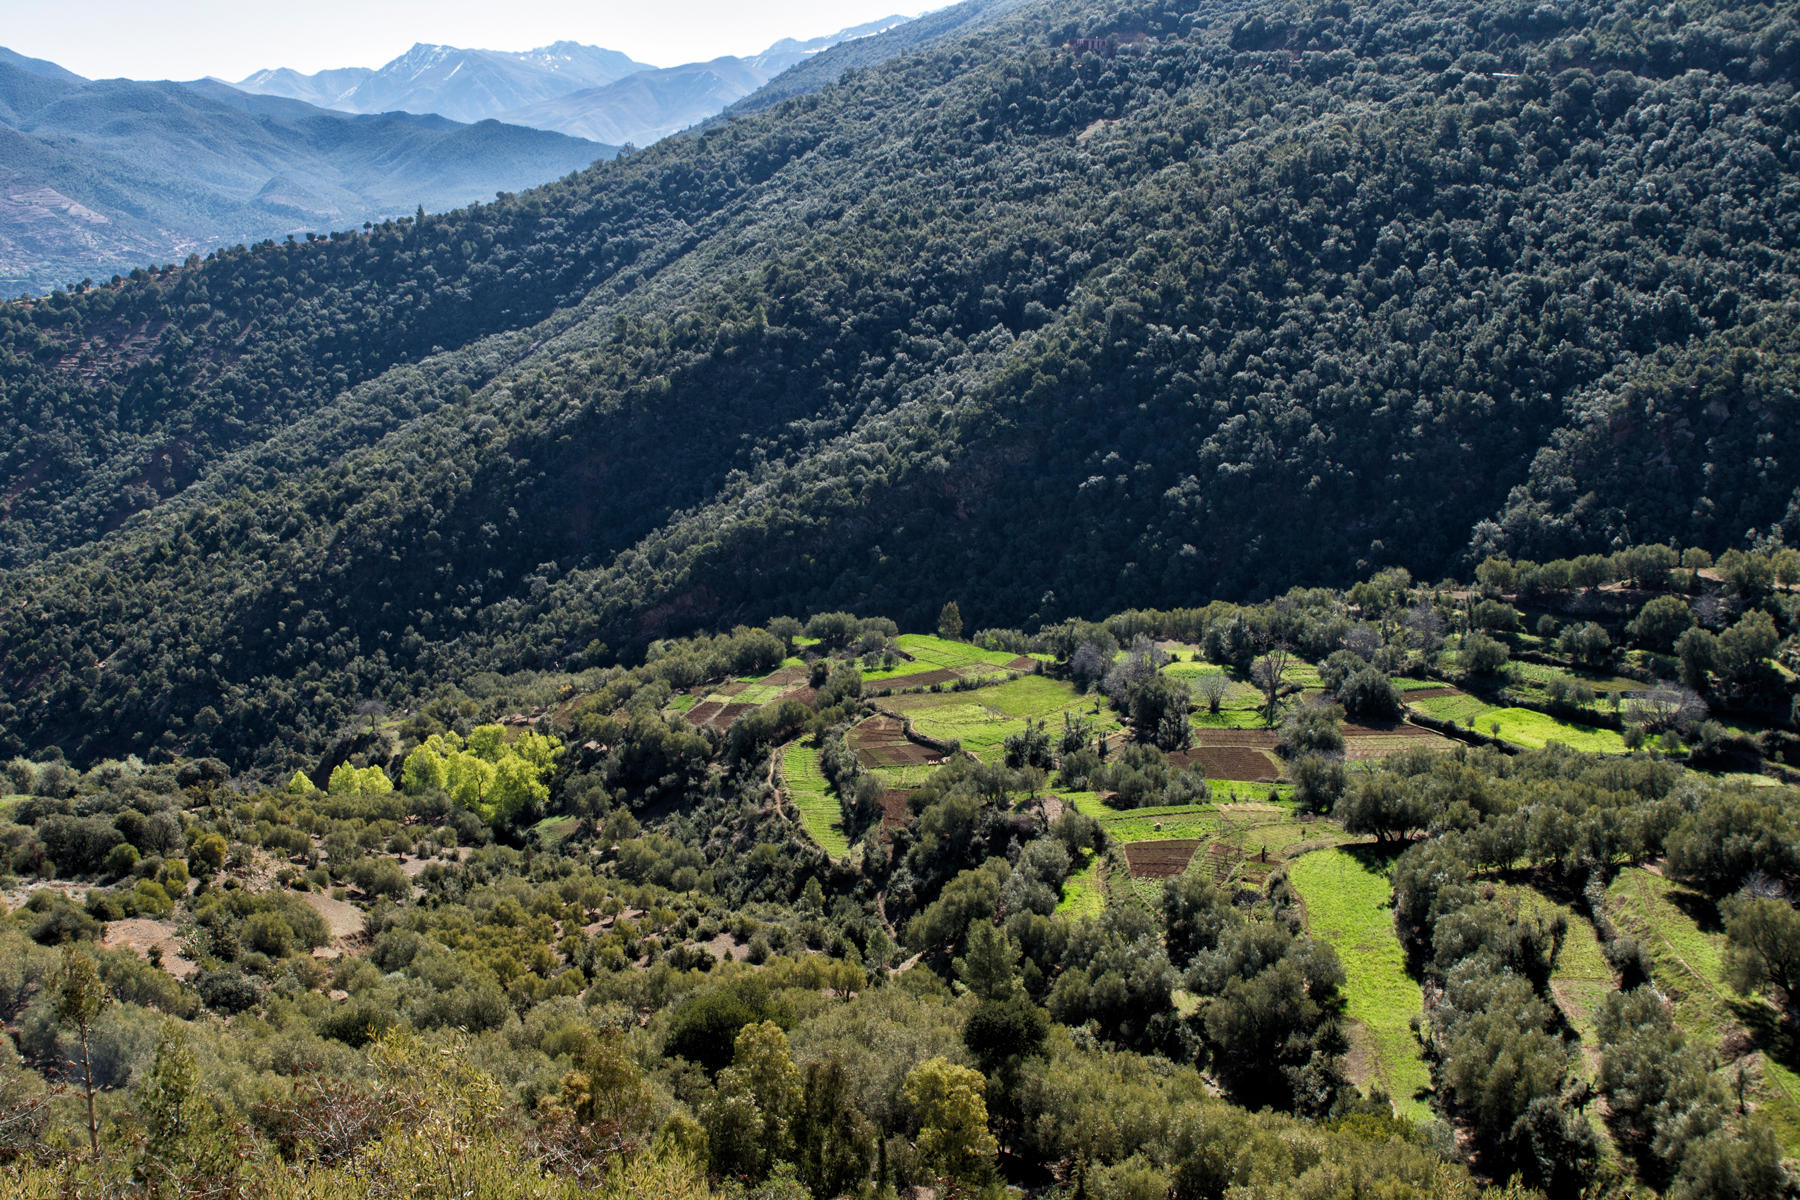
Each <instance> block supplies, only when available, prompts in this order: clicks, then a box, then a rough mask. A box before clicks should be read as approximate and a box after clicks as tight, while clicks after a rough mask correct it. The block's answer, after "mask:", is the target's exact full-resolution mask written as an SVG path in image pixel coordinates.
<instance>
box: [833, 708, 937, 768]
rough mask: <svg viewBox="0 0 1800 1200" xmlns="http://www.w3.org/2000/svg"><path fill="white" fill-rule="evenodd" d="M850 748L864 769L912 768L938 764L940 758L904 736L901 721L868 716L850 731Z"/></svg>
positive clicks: (904, 732)
mask: <svg viewBox="0 0 1800 1200" xmlns="http://www.w3.org/2000/svg"><path fill="white" fill-rule="evenodd" d="M850 748H851V749H852V750H854V751H855V752H856V758H857V761H858V762H860V763H862V765H863V766H865V767H916V766H926V765H929V764H933V763H939V762H942V761H943V760H944V756H943V754H942V753H940V752H939V751H937V750H933V749H932V748H931V747H930V746H924V745H920V744H919V743H918V742H915V741H913V740H912V739H911V738H909V737H907V736H906V725H905V723H904V722H902V721H899V720H896V719H895V718H893V717H888V716H880V717H871V718H869V719H868V720H867V721H864V722H863V723H862V724H861V725H858V726H857V727H856V728H855V729H852V730H851V731H850Z"/></svg>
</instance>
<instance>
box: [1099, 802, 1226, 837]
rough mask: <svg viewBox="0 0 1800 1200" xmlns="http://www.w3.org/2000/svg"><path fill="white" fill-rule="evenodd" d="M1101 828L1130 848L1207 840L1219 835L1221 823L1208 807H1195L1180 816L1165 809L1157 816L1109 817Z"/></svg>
mask: <svg viewBox="0 0 1800 1200" xmlns="http://www.w3.org/2000/svg"><path fill="white" fill-rule="evenodd" d="M1100 827H1101V828H1102V829H1104V830H1106V836H1107V837H1109V838H1111V839H1112V840H1113V841H1115V842H1119V843H1121V844H1123V845H1126V846H1129V845H1131V844H1132V843H1133V842H1162V841H1173V840H1179V839H1182V838H1208V837H1211V836H1212V835H1213V834H1215V833H1217V832H1218V829H1219V819H1218V816H1217V815H1216V814H1215V812H1214V811H1213V810H1212V809H1211V808H1210V807H1209V806H1206V805H1195V806H1193V807H1191V808H1189V809H1186V810H1185V811H1183V812H1180V813H1175V812H1170V811H1169V810H1167V809H1164V810H1162V811H1161V812H1160V813H1159V814H1157V815H1155V816H1135V815H1134V816H1129V817H1106V818H1102V819H1101V821H1100Z"/></svg>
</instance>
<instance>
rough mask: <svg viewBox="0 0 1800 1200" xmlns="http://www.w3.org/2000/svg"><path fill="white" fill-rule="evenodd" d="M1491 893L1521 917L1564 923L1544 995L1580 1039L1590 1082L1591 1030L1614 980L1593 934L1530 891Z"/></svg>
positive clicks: (1569, 912) (1595, 1054) (1594, 1041)
mask: <svg viewBox="0 0 1800 1200" xmlns="http://www.w3.org/2000/svg"><path fill="white" fill-rule="evenodd" d="M1495 886H1496V892H1497V894H1498V895H1499V896H1500V897H1501V898H1502V899H1503V900H1506V901H1510V902H1511V903H1513V904H1516V905H1517V906H1518V910H1519V911H1520V912H1522V913H1529V914H1536V915H1540V916H1549V917H1556V916H1560V917H1562V918H1563V920H1564V921H1565V922H1567V923H1568V927H1569V934H1568V937H1566V938H1565V939H1564V940H1563V945H1562V950H1561V951H1560V952H1559V953H1558V954H1557V956H1556V969H1555V970H1554V971H1553V972H1551V975H1550V993H1551V995H1552V997H1553V998H1554V999H1555V1000H1556V1006H1557V1008H1559V1009H1561V1010H1562V1014H1563V1018H1564V1019H1565V1020H1567V1021H1568V1022H1569V1028H1571V1029H1573V1030H1574V1031H1575V1032H1576V1033H1577V1034H1579V1035H1580V1036H1581V1049H1582V1058H1583V1060H1584V1062H1585V1064H1586V1066H1587V1076H1588V1078H1589V1079H1590V1080H1591V1079H1592V1078H1593V1077H1594V1071H1595V1069H1596V1068H1597V1067H1598V1065H1599V1050H1600V1045H1599V1041H1598V1035H1597V1033H1596V1031H1595V1022H1596V1018H1597V1016H1598V1014H1599V1011H1600V1005H1601V1004H1602V1003H1604V1002H1605V1000H1606V996H1607V993H1609V992H1611V991H1613V990H1614V988H1615V986H1616V982H1617V981H1616V980H1615V979H1614V977H1613V971H1612V968H1611V967H1609V966H1608V965H1607V964H1606V955H1605V954H1604V953H1602V952H1601V949H1600V938H1599V935H1598V934H1596V933H1595V932H1594V926H1593V923H1592V922H1591V921H1589V920H1588V919H1587V918H1586V917H1585V916H1583V915H1582V914H1580V913H1578V912H1576V911H1575V910H1574V909H1573V908H1571V907H1570V906H1568V905H1566V904H1559V903H1557V902H1556V901H1555V900H1553V899H1551V898H1550V897H1549V896H1546V895H1544V893H1543V892H1541V891H1539V890H1538V889H1537V888H1534V887H1524V886H1520V885H1517V884H1497V885H1495Z"/></svg>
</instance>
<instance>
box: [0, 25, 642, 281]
mask: <svg viewBox="0 0 1800 1200" xmlns="http://www.w3.org/2000/svg"><path fill="white" fill-rule="evenodd" d="M28 62H29V60H20V59H17V57H16V56H13V57H12V58H9V59H6V60H0V289H5V290H6V291H7V292H9V293H12V294H17V292H18V291H20V290H21V289H29V290H37V291H41V290H47V289H48V288H51V287H54V286H57V285H62V284H68V283H70V282H72V281H73V280H78V279H81V278H83V277H87V276H95V277H100V276H105V275H110V274H112V273H113V272H115V271H130V270H131V269H132V268H133V267H136V266H141V265H143V264H145V263H148V262H153V261H168V260H171V259H174V260H179V259H182V258H185V257H186V256H187V255H188V254H190V253H192V252H194V251H206V250H210V249H213V248H215V247H217V246H220V245H230V244H232V243H234V242H240V241H242V242H249V241H256V240H259V239H262V238H268V237H282V236H285V235H287V234H289V233H299V232H305V231H311V230H324V229H328V228H332V227H340V228H341V227H344V226H348V225H352V224H358V225H360V224H361V223H363V222H364V221H367V220H380V219H383V218H385V217H389V216H395V215H399V214H401V213H408V212H412V211H414V210H415V209H417V208H418V207H420V206H424V207H427V208H433V209H443V208H454V207H456V206H457V205H461V204H468V203H471V202H473V201H476V200H482V199H490V198H492V197H493V195H494V193H495V192H497V191H507V190H515V189H518V188H521V187H529V186H532V185H534V184H538V183H542V182H543V181H544V180H546V179H554V178H556V177H558V176H560V175H565V174H567V173H569V172H570V171H573V170H577V169H579V168H581V167H584V166H587V165H588V164H589V163H591V162H593V161H594V159H596V158H599V157H605V156H609V155H610V154H612V153H613V150H612V148H611V147H609V146H603V145H597V144H594V143H592V142H586V141H581V140H578V139H575V138H570V137H566V136H563V135H560V134H555V133H546V132H544V131H542V130H537V129H525V128H519V127H516V126H502V125H499V124H497V123H494V122H488V123H486V124H484V125H477V126H466V125H458V124H456V123H455V122H453V121H448V120H445V119H444V118H442V117H412V116H408V115H406V114H404V113H386V114H382V115H379V116H368V117H360V116H350V115H346V114H342V113H334V112H326V111H324V110H321V109H318V108H314V107H312V106H310V105H307V104H302V103H300V102H298V101H291V100H280V99H275V98H265V97H253V96H249V95H246V94H244V93H241V92H236V91H234V90H233V89H231V88H228V87H226V86H224V85H223V84H218V83H213V82H211V81H201V82H199V83H196V84H191V85H190V84H178V83H137V82H133V81H130V80H122V79H114V80H104V81H100V82H89V81H87V80H83V79H80V78H78V77H76V76H72V75H68V74H67V73H64V74H61V75H57V74H54V73H50V72H45V71H42V70H33V69H31V68H30V67H29V66H28V65H25V64H27V63H28Z"/></svg>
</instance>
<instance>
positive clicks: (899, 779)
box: [867, 763, 937, 788]
mask: <svg viewBox="0 0 1800 1200" xmlns="http://www.w3.org/2000/svg"><path fill="white" fill-rule="evenodd" d="M867 770H868V772H869V774H871V775H873V776H875V778H877V779H879V780H880V781H881V786H882V787H884V788H916V787H921V786H923V785H924V783H925V781H926V780H927V779H929V778H931V773H932V772H933V771H935V770H937V768H936V767H933V766H927V765H925V764H923V763H921V764H918V765H916V766H911V767H869V768H867Z"/></svg>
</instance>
